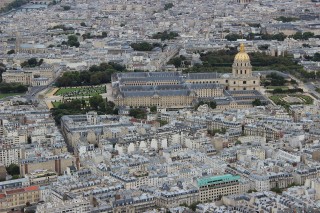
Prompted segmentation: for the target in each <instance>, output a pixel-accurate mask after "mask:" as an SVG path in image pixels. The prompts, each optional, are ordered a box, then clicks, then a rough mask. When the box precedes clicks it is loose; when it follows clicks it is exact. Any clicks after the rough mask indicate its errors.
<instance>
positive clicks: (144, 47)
mask: <svg viewBox="0 0 320 213" xmlns="http://www.w3.org/2000/svg"><path fill="white" fill-rule="evenodd" d="M130 46H131V47H132V48H133V50H135V51H151V50H152V49H153V48H154V46H153V45H152V44H150V43H148V42H141V43H131V44H130Z"/></svg>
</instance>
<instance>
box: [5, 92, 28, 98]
mask: <svg viewBox="0 0 320 213" xmlns="http://www.w3.org/2000/svg"><path fill="white" fill-rule="evenodd" d="M23 94H24V93H0V99H1V98H6V97H9V96H15V95H23Z"/></svg>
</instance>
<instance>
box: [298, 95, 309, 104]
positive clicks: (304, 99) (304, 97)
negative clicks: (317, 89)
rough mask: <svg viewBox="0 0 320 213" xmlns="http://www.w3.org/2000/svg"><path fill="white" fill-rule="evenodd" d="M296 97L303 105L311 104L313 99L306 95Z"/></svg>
mask: <svg viewBox="0 0 320 213" xmlns="http://www.w3.org/2000/svg"><path fill="white" fill-rule="evenodd" d="M297 97H299V98H301V99H302V100H303V101H304V103H305V104H313V98H311V97H310V96H308V95H297Z"/></svg>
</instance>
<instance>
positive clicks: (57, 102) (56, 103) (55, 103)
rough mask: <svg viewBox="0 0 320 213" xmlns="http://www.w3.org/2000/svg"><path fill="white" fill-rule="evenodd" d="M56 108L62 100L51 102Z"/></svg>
mask: <svg viewBox="0 0 320 213" xmlns="http://www.w3.org/2000/svg"><path fill="white" fill-rule="evenodd" d="M51 103H52V105H53V107H54V108H57V107H58V106H59V105H60V104H62V102H60V101H56V102H51Z"/></svg>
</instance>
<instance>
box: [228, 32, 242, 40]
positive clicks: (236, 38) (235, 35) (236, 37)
mask: <svg viewBox="0 0 320 213" xmlns="http://www.w3.org/2000/svg"><path fill="white" fill-rule="evenodd" d="M241 37H242V36H241V35H238V34H234V33H232V34H228V35H226V37H225V39H227V40H228V41H236V40H238V39H241Z"/></svg>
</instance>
